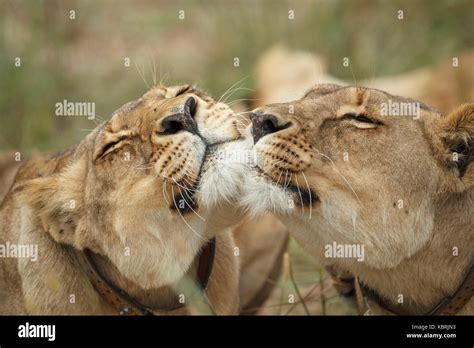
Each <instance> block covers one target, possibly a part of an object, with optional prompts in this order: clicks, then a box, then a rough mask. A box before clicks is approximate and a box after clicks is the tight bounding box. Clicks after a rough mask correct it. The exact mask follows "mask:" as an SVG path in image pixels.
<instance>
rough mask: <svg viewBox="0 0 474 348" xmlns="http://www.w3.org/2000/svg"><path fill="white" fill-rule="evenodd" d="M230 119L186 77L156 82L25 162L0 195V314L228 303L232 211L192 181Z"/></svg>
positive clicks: (234, 279) (231, 304) (180, 310)
mask: <svg viewBox="0 0 474 348" xmlns="http://www.w3.org/2000/svg"><path fill="white" fill-rule="evenodd" d="M239 119H240V116H238V115H235V114H234V113H233V112H232V110H231V109H230V108H229V107H228V106H226V105H225V104H223V103H219V102H215V101H214V100H213V99H212V98H210V97H209V96H207V95H205V94H204V93H202V92H200V91H198V90H196V89H194V88H192V87H191V86H189V85H185V86H175V87H156V88H153V89H151V90H150V91H149V92H147V93H146V94H145V95H143V97H141V98H139V99H138V100H136V101H134V102H130V103H128V104H126V105H124V106H123V107H121V108H120V109H118V110H117V111H116V112H114V114H113V116H112V117H111V119H110V120H108V121H105V122H104V123H102V124H101V125H100V126H98V127H97V128H96V129H95V130H94V131H92V132H91V133H90V134H89V135H88V136H86V138H85V139H84V140H83V141H82V142H81V143H80V144H79V145H77V146H73V147H71V148H70V149H68V150H66V151H64V152H62V153H60V154H56V155H52V156H47V157H41V156H37V157H35V158H33V159H31V160H29V161H28V162H26V163H25V164H24V165H23V166H22V167H21V168H20V170H19V173H18V174H17V176H16V179H15V183H14V186H13V189H12V190H10V191H9V193H8V194H7V196H6V197H5V199H4V200H3V202H2V205H1V206H0V256H1V258H0V284H1V286H0V314H112V315H113V314H124V315H126V314H184V313H215V314H237V313H238V311H239V262H240V259H241V258H242V257H240V258H239V257H237V256H240V255H239V253H238V252H236V243H235V238H234V236H233V234H232V231H231V230H230V229H228V228H227V227H229V226H230V225H232V224H235V223H237V222H239V220H240V219H241V218H242V215H241V214H239V212H238V211H236V210H235V209H231V205H232V203H231V202H230V201H229V202H221V201H220V200H218V201H215V202H214V203H217V204H218V205H219V207H220V209H217V208H216V207H212V209H211V208H210V207H209V206H208V205H206V202H205V201H203V199H202V196H203V193H202V192H200V191H199V189H200V187H201V186H203V185H207V184H209V185H211V186H212V185H214V184H215V177H216V175H217V176H218V175H219V173H218V172H217V171H213V170H212V168H208V167H209V165H206V163H205V162H206V160H205V158H206V153H207V152H209V151H210V149H211V148H215V147H217V146H218V144H220V143H225V142H228V141H232V140H235V139H238V138H239V137H240V132H239V129H238V128H239V127H238V126H239V122H240V120H239ZM208 181H209V183H208ZM204 194H206V193H205V192H204ZM266 224H267V226H268V227H269V228H272V229H273V231H276V232H278V230H279V229H281V227H280V226H275V225H274V224H273V225H271V224H269V223H266ZM280 234H281V236H282V238H283V239H284V238H286V237H285V232H284V231H281V233H280ZM246 235H249V233H248V232H247V231H243V232H242V234H241V235H240V234H239V237H242V238H243V239H245V238H244V237H245V236H246ZM241 244H242V243H240V244H239V245H241ZM243 249H244V250H242V251H240V252H241V253H242V254H244V256H245V257H247V258H251V257H253V251H252V250H250V249H251V248H247V249H246V248H245V247H243ZM257 250H258V249H256V250H255V251H257ZM258 252H260V250H258ZM248 255H250V256H248ZM273 256H275V254H274V255H273ZM277 256H278V255H277ZM245 257H244V260H245ZM272 268H273V267H272V265H268V269H269V272H270V271H271V270H272ZM260 281H261V280H260ZM247 283H248V282H247ZM244 284H245V282H244ZM261 284H263V282H262V283H259V286H262V287H263V285H261ZM241 286H242V285H241ZM201 288H203V289H205V291H204V292H201V291H200V289H201ZM247 290H248V291H247V293H248V292H249V289H247ZM258 291H259V290H258ZM258 291H253V292H252V291H250V294H249V295H248V298H243V300H244V301H248V302H250V301H251V300H252V297H257V298H261V297H262V296H261V295H259V293H258Z"/></svg>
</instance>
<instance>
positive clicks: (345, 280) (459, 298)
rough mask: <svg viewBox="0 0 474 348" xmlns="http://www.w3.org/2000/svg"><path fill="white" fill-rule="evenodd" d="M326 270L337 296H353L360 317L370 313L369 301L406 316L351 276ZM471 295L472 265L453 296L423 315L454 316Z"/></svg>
mask: <svg viewBox="0 0 474 348" xmlns="http://www.w3.org/2000/svg"><path fill="white" fill-rule="evenodd" d="M326 270H327V271H328V272H329V274H330V275H331V277H332V280H333V283H334V285H335V288H336V290H337V291H338V292H339V294H341V295H343V296H345V297H348V296H352V295H355V300H356V304H357V310H358V312H359V314H360V315H366V314H369V313H370V310H371V308H370V305H369V302H371V300H372V301H374V302H375V303H376V306H378V307H380V308H381V309H383V310H384V311H387V312H389V313H390V314H393V315H406V313H402V312H399V311H397V310H394V308H393V306H390V305H388V304H387V303H386V302H385V301H384V300H383V299H382V298H381V297H380V296H379V295H378V294H377V293H376V292H375V291H374V290H372V289H370V288H369V287H367V286H365V285H364V284H362V283H361V282H360V280H359V279H358V277H354V276H351V275H350V274H348V273H347V272H346V273H340V272H338V271H336V269H335V268H333V267H330V266H328V267H326ZM341 274H342V275H341ZM473 295H474V265H472V266H471V269H470V270H469V271H468V272H467V274H466V276H465V277H464V280H463V282H462V284H461V285H460V286H459V287H458V289H457V290H456V291H455V292H454V294H453V295H452V296H449V297H445V298H443V299H442V300H441V301H440V302H439V303H438V304H437V305H436V306H434V307H433V309H431V310H430V311H428V312H427V313H426V314H425V315H455V314H456V313H457V312H459V311H460V310H461V309H462V308H463V307H464V306H465V305H466V304H467V303H468V302H469V301H470V300H471V298H472V296H473ZM372 304H373V302H372Z"/></svg>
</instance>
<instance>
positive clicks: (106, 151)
mask: <svg viewBox="0 0 474 348" xmlns="http://www.w3.org/2000/svg"><path fill="white" fill-rule="evenodd" d="M125 139H127V137H126V136H123V137H120V138H118V139H117V140H115V141H112V142H110V143H108V144H106V145H105V146H104V147H103V148H102V150H101V151H100V155H99V156H97V157H98V158H99V157H103V156H105V155H107V154H109V153H111V152H112V151H114V150H115V149H116V148H117V145H118V144H120V143H121V142H122V141H123V140H125Z"/></svg>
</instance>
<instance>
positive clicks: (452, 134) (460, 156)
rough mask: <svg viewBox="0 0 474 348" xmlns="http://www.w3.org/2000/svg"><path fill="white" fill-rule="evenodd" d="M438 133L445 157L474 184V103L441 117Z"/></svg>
mask: <svg viewBox="0 0 474 348" xmlns="http://www.w3.org/2000/svg"><path fill="white" fill-rule="evenodd" d="M438 126H439V128H438V132H439V133H438V134H439V137H440V139H441V142H442V145H443V147H444V153H445V159H446V163H447V165H448V167H449V168H450V169H452V170H453V171H454V172H455V173H456V175H457V176H458V177H459V179H460V180H461V181H462V182H463V185H462V186H463V187H464V188H468V187H471V186H472V185H474V165H472V162H473V160H474V103H469V104H463V105H461V106H459V107H458V108H456V109H455V110H454V111H452V112H451V113H449V114H448V115H447V116H445V117H443V118H441V119H440V121H439V123H438Z"/></svg>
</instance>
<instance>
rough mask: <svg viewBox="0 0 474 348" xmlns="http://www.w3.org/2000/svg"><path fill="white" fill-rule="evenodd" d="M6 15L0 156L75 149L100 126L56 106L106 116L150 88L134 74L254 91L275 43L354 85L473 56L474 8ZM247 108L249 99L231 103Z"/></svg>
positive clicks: (296, 4) (32, 9) (89, 4)
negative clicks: (90, 106)
mask: <svg viewBox="0 0 474 348" xmlns="http://www.w3.org/2000/svg"><path fill="white" fill-rule="evenodd" d="M0 9H1V11H0V23H2V24H1V31H2V40H1V41H0V48H1V49H0V76H1V79H0V89H1V91H2V93H0V115H1V120H2V126H1V128H0V150H4V149H9V148H14V149H19V150H22V151H27V152H29V151H34V150H50V149H60V148H62V147H64V146H66V145H67V144H71V143H74V142H77V141H79V140H80V139H81V138H82V137H83V136H84V134H85V133H86V131H81V129H90V128H93V127H94V123H93V122H91V121H87V120H82V119H77V118H75V119H67V118H66V119H63V118H58V117H55V116H54V104H55V103H56V102H58V101H62V100H63V99H68V100H71V101H94V102H96V109H97V113H98V114H99V115H100V116H101V117H109V115H110V114H111V113H112V112H113V110H114V109H116V108H118V107H119V106H120V105H122V104H123V103H125V102H127V101H129V100H131V99H133V98H136V97H138V96H139V95H141V94H142V93H143V92H144V91H145V89H146V88H147V87H146V84H145V83H144V82H143V80H142V78H141V77H140V74H139V73H138V70H143V74H144V76H145V78H146V79H147V83H148V85H150V84H152V81H153V78H152V75H153V65H155V67H156V78H157V79H158V80H162V81H164V82H165V83H167V84H172V83H178V82H194V83H197V84H198V85H200V86H201V87H203V88H204V89H205V90H207V91H209V92H210V93H212V94H213V95H214V96H219V95H220V94H222V93H223V92H224V91H225V90H226V89H227V88H228V87H229V86H230V85H232V84H233V83H234V82H236V81H239V80H241V79H243V81H242V86H243V87H245V88H252V87H253V71H254V67H255V62H256V60H257V59H258V58H259V57H260V55H261V54H262V53H263V52H264V51H265V50H266V49H268V48H270V47H272V46H273V45H275V44H278V43H281V44H284V45H286V46H288V47H290V48H294V49H299V50H307V51H312V52H318V53H320V54H323V55H324V56H326V57H327V58H328V63H329V66H330V70H331V72H332V74H333V75H335V76H338V77H341V78H345V79H348V80H352V79H353V78H354V77H355V78H356V79H362V78H368V77H369V78H370V77H372V76H379V75H384V74H396V73H399V72H402V71H406V70H409V69H413V68H416V67H419V66H423V65H426V64H430V63H433V62H435V61H437V60H439V59H441V58H444V57H451V56H453V55H455V54H456V53H457V52H460V51H462V50H466V49H469V48H472V47H474V36H473V35H472V30H470V28H471V26H472V23H474V6H473V4H472V2H471V1H470V0H459V1H447V0H446V1H429V0H414V1H401V0H396V1H384V0H359V1H347V0H341V1H328V0H326V1H305V0H296V1H279V0H257V1H251V0H240V1H217V0H212V1H211V0H209V1H176V2H169V1H160V2H158V3H157V2H155V1H138V2H135V1H133V2H132V1H119V2H115V1H104V2H94V1H89V0H76V1H51V0H50V1H41V2H32V1H17V2H10V1H8V2H7V1H3V2H1V3H0ZM71 9H74V10H75V11H76V19H75V20H70V19H69V10H71ZM290 9H291V10H294V11H295V19H294V20H288V11H289V10H290ZM179 10H184V11H185V15H186V18H185V20H179V19H178V11H179ZM398 10H403V11H404V19H403V20H399V19H397V11H398ZM125 56H128V57H130V58H131V59H132V66H131V67H130V68H126V67H124V66H123V59H124V57H125ZM15 57H21V58H22V67H21V68H16V67H14V65H13V62H14V58H15ZM234 57H238V58H239V60H240V66H239V67H234V65H233V59H234ZM343 57H349V58H350V59H351V63H352V64H351V65H352V70H351V69H350V68H345V67H343V66H342V64H341V62H342V59H343ZM137 67H138V68H137ZM246 97H248V91H247V90H245V89H242V90H238V91H236V93H235V94H234V95H233V98H234V99H240V98H246Z"/></svg>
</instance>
